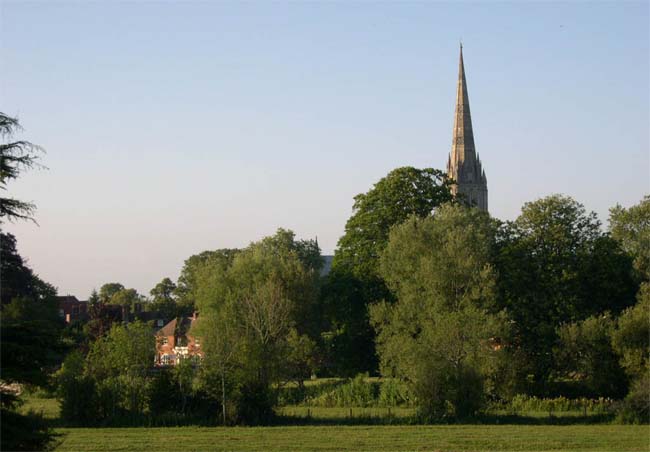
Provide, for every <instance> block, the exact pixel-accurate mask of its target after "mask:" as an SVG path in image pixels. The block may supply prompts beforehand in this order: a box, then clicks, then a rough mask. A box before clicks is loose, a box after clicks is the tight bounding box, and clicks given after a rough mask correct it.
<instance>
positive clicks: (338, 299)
mask: <svg viewBox="0 0 650 452" xmlns="http://www.w3.org/2000/svg"><path fill="white" fill-rule="evenodd" d="M451 200H452V195H451V191H450V184H449V182H448V181H446V180H445V177H444V174H443V173H442V172H441V171H439V170H435V169H432V168H424V169H417V168H412V167H403V168H397V169H395V170H393V171H391V172H390V173H388V174H387V175H386V176H385V177H383V178H382V179H380V180H379V181H378V182H377V183H376V184H375V185H374V186H373V187H372V188H371V189H370V190H369V191H368V192H367V193H361V194H358V195H357V196H355V198H354V205H353V213H352V216H351V217H350V218H349V219H348V221H347V223H346V225H345V233H344V235H343V236H342V237H341V238H340V239H339V242H338V248H337V250H336V253H335V255H334V260H333V262H332V273H331V274H330V276H329V278H328V279H329V281H328V282H327V283H326V286H325V288H324V290H323V305H324V309H325V310H326V312H327V314H326V319H327V323H328V326H327V330H328V333H327V341H328V346H329V348H330V353H329V355H328V356H329V363H328V364H329V366H330V368H331V369H332V370H334V371H335V372H340V374H341V375H348V376H352V375H355V374H356V373H359V372H365V371H370V372H375V371H376V370H377V364H378V361H377V357H376V354H375V350H374V339H375V337H374V336H375V335H374V332H373V329H372V328H371V327H370V323H369V317H368V306H369V305H370V304H372V303H375V302H378V301H380V300H392V295H391V293H390V291H389V290H388V289H387V287H386V285H385V284H384V282H383V280H382V278H381V276H380V275H379V256H380V254H381V252H382V251H383V250H384V248H385V247H386V244H387V243H388V234H389V232H390V229H391V228H392V227H393V226H396V225H399V224H401V223H403V222H404V221H405V220H406V219H407V218H408V217H409V216H411V215H416V216H418V217H426V216H428V215H431V212H432V211H433V210H434V209H435V208H436V207H437V206H439V205H441V204H443V203H445V202H449V201H451Z"/></svg>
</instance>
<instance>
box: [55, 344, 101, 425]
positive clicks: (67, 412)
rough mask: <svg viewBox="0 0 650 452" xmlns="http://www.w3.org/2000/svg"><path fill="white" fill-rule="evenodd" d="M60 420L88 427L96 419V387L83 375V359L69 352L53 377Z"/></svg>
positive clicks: (74, 352) (76, 352)
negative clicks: (59, 401)
mask: <svg viewBox="0 0 650 452" xmlns="http://www.w3.org/2000/svg"><path fill="white" fill-rule="evenodd" d="M55 378H56V382H57V388H58V390H57V395H58V398H59V400H61V418H62V419H63V420H65V421H66V422H68V423H70V424H71V425H88V424H92V423H94V422H95V421H96V420H97V418H98V407H97V396H96V385H95V381H94V379H93V378H92V377H89V376H88V375H85V374H84V357H83V355H82V354H81V353H80V352H78V351H73V352H71V353H70V354H69V355H68V356H67V357H66V359H65V361H64V362H63V366H62V367H61V369H59V371H58V372H57V373H56V375H55Z"/></svg>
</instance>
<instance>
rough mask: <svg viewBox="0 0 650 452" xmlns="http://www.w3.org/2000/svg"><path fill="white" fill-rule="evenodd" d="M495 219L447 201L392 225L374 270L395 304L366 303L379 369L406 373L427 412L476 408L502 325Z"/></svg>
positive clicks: (459, 413) (436, 414)
mask: <svg viewBox="0 0 650 452" xmlns="http://www.w3.org/2000/svg"><path fill="white" fill-rule="evenodd" d="M493 243H494V223H493V222H492V221H491V220H490V218H489V216H488V215H487V214H486V213H484V212H480V211H478V210H477V209H470V208H466V207H463V206H460V205H445V206H442V207H440V208H439V209H437V210H436V213H435V215H434V216H433V217H427V218H423V219H422V218H418V217H416V216H413V217H411V218H410V219H408V220H407V221H406V222H405V223H404V224H402V225H400V226H397V227H395V228H394V229H393V230H392V231H391V233H390V240H389V242H388V246H387V247H386V249H385V251H384V253H383V254H382V257H381V266H380V272H381V275H382V276H383V277H384V280H385V281H386V282H387V284H388V285H389V287H390V288H391V289H392V290H393V291H394V292H395V294H396V297H397V301H396V302H395V303H394V304H389V303H386V302H383V303H381V304H378V305H375V306H373V307H372V308H371V313H372V320H373V325H374V326H375V328H376V329H377V331H378V336H377V342H378V346H377V348H378V352H379V355H380V357H381V363H382V373H384V374H385V375H387V376H393V375H395V376H397V377H400V378H402V379H404V380H405V381H406V382H407V383H408V384H409V385H410V386H411V387H412V390H413V391H414V393H415V394H416V396H417V398H418V405H419V406H418V408H419V410H420V412H421V414H423V415H425V416H426V417H432V418H443V417H447V416H452V417H464V416H470V415H473V414H475V412H476V411H477V410H478V409H480V407H481V402H482V400H483V398H484V389H483V385H484V380H485V379H486V377H487V375H488V373H489V369H490V368H491V366H493V361H494V355H495V353H496V350H495V348H494V347H493V346H492V345H493V344H498V343H499V341H498V340H497V338H498V337H499V334H500V333H502V332H503V326H502V319H501V317H499V316H496V315H493V314H490V313H489V312H488V310H487V308H486V307H488V306H489V307H491V306H493V305H494V297H495V284H496V279H495V274H494V270H493V268H492V266H491V264H490V257H491V252H492V247H493Z"/></svg>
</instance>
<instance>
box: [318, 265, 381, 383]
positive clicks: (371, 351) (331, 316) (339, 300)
mask: <svg viewBox="0 0 650 452" xmlns="http://www.w3.org/2000/svg"><path fill="white" fill-rule="evenodd" d="M382 284H383V283H382ZM321 308H322V310H323V313H324V314H323V315H324V317H325V319H326V323H327V325H328V326H327V331H325V332H324V333H323V343H324V350H325V354H326V356H325V362H324V368H323V370H324V372H325V374H327V375H332V376H341V377H352V376H354V375H356V374H358V373H359V372H363V371H369V370H372V369H376V368H377V366H378V359H377V355H376V353H375V343H374V331H373V329H372V327H371V326H370V322H369V317H368V306H367V305H366V303H365V298H364V295H363V288H362V282H361V281H360V280H359V279H357V278H356V277H354V276H353V275H352V274H351V273H346V272H340V271H336V270H335V271H332V272H331V273H330V274H329V275H328V277H327V279H326V280H325V283H324V285H323V287H322V290H321Z"/></svg>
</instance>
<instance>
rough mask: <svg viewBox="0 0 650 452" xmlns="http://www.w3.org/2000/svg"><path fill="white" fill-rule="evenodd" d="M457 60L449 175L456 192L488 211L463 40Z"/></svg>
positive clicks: (448, 166)
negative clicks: (476, 145) (466, 76)
mask: <svg viewBox="0 0 650 452" xmlns="http://www.w3.org/2000/svg"><path fill="white" fill-rule="evenodd" d="M459 44H460V46H459V47H460V55H459V61H458V82H457V85H456V111H455V116H454V131H453V139H452V144H451V153H450V155H449V160H448V163H447V175H448V176H449V177H450V178H451V179H453V180H454V181H455V182H456V184H455V186H454V187H453V188H452V192H453V193H454V194H457V193H461V194H463V196H465V198H466V199H467V201H469V203H470V204H473V205H476V206H477V207H479V208H480V209H482V210H487V183H486V181H487V178H486V177H485V172H484V171H483V168H482V165H481V160H480V159H479V157H478V155H477V153H476V148H475V146H474V131H473V129H472V115H471V113H470V109H469V95H468V94H467V80H466V79H465V63H464V61H463V42H462V41H460V43H459Z"/></svg>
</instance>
